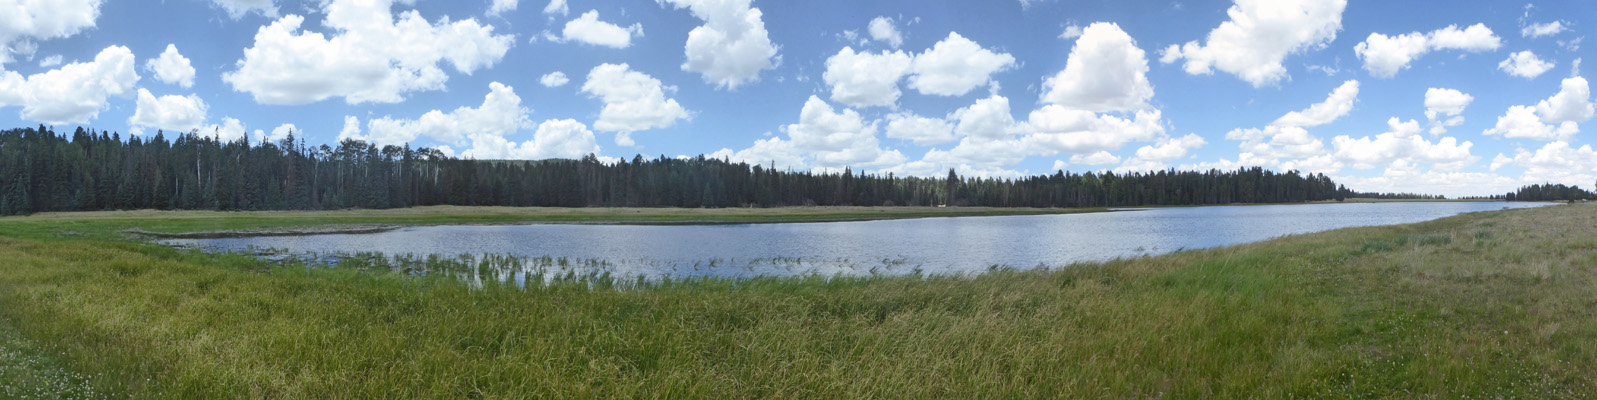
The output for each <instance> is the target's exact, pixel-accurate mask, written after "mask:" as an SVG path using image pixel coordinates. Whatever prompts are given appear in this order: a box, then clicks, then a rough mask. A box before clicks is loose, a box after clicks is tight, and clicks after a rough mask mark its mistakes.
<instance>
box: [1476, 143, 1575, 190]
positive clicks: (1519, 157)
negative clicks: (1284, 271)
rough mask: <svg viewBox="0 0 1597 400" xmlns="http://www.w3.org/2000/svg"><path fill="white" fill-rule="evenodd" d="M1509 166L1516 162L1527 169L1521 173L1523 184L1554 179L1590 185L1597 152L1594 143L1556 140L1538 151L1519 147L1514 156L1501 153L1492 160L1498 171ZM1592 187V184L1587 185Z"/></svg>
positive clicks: (1493, 166) (1567, 182)
mask: <svg viewBox="0 0 1597 400" xmlns="http://www.w3.org/2000/svg"><path fill="white" fill-rule="evenodd" d="M1506 165H1517V166H1520V167H1524V168H1525V172H1524V174H1522V175H1521V176H1520V180H1521V182H1523V183H1524V184H1531V183H1544V182H1555V183H1565V184H1572V185H1582V186H1585V185H1589V184H1590V183H1591V182H1592V180H1593V179H1594V178H1597V177H1594V175H1597V174H1594V173H1597V151H1593V150H1592V148H1591V145H1585V146H1581V147H1580V148H1574V147H1573V146H1571V145H1570V144H1569V143H1568V142H1565V141H1561V140H1560V141H1553V142H1548V143H1547V144H1545V145H1542V148H1540V149H1537V150H1536V151H1535V152H1530V151H1526V150H1525V149H1519V150H1517V151H1516V152H1515V154H1514V157H1513V158H1509V157H1506V156H1504V155H1502V154H1498V155H1497V158H1495V159H1493V160H1492V166H1491V169H1492V170H1493V171H1496V170H1497V169H1498V168H1501V167H1503V166H1506ZM1587 187H1589V186H1587Z"/></svg>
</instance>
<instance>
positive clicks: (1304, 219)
mask: <svg viewBox="0 0 1597 400" xmlns="http://www.w3.org/2000/svg"><path fill="white" fill-rule="evenodd" d="M1541 205H1545V204H1540V203H1500V202H1499V203H1362V204H1314V205H1277V206H1216V207H1183V208H1157V209H1140V210H1133V211H1122V212H1110V213H1094V214H1075V215H1046V216H1014V217H967V218H928V219H911V220H894V221H866V222H831V223H807V224H758V225H686V226H627V225H515V226H426V227H411V228H403V229H398V230H394V231H389V232H384V233H374V234H330V235H311V236H277V237H252V238H226V239H182V240H167V241H165V243H168V244H173V245H184V246H192V247H199V248H204V249H208V250H213V251H251V250H253V249H262V248H270V249H281V250H284V251H286V253H288V254H334V253H351V252H381V253H386V254H444V255H460V254H473V255H482V254H510V255H517V256H525V257H554V258H560V257H565V258H568V259H571V260H595V259H596V260H604V261H605V262H606V263H608V265H607V266H605V267H602V268H603V269H605V270H606V271H608V272H611V273H613V274H616V275H619V276H640V275H641V276H646V277H650V278H659V277H664V276H672V277H689V276H731V277H747V276H756V275H794V274H822V275H835V274H847V275H866V274H902V273H912V272H914V271H921V272H924V273H928V274H932V273H935V274H964V273H972V272H980V271H985V270H988V269H989V268H990V267H992V266H994V265H1002V266H1007V267H1014V268H1034V267H1038V266H1049V267H1058V266H1065V265H1068V264H1070V263H1073V262H1078V261H1102V260H1108V259H1113V258H1117V257H1135V256H1141V255H1152V254H1163V253H1168V252H1173V251H1176V250H1180V249H1201V248H1210V247H1218V246H1226V245H1232V244H1240V243H1247V242H1254V241H1259V240H1265V239H1270V238H1274V237H1279V236H1284V235H1292V234H1301V233H1310V232H1319V231H1325V230H1331V229H1336V228H1344V227H1352V226H1369V225H1389V224H1402V223H1411V222H1420V221H1427V220H1432V219H1437V218H1441V217H1446V216H1451V215H1457V214H1461V213H1467V212H1476V211H1488V210H1498V209H1503V208H1524V207H1536V206H1541ZM570 268H576V269H578V271H577V272H578V273H583V272H593V271H582V270H581V269H583V268H588V269H592V268H589V267H570ZM501 279H520V278H515V277H506V276H501Z"/></svg>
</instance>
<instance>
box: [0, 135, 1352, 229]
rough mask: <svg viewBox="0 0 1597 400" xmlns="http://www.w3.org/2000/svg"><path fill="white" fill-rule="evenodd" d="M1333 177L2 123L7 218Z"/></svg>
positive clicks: (1225, 186)
mask: <svg viewBox="0 0 1597 400" xmlns="http://www.w3.org/2000/svg"><path fill="white" fill-rule="evenodd" d="M1352 194H1353V192H1351V191H1349V190H1347V188H1345V187H1342V186H1340V185H1337V184H1336V183H1335V182H1333V181H1332V180H1331V179H1330V178H1328V177H1326V176H1325V175H1323V174H1307V175H1305V174H1300V173H1299V172H1297V171H1287V172H1284V173H1278V172H1275V171H1270V170H1265V169H1263V168H1258V167H1253V168H1242V169H1238V170H1235V171H1219V170H1210V171H1205V172H1197V171H1175V170H1164V171H1151V172H1147V173H1140V172H1133V173H1123V174H1116V173H1110V172H1101V173H1093V172H1086V173H1079V174H1078V173H1073V172H1063V171H1060V172H1055V173H1054V174H1051V175H1036V176H1029V177H1024V178H1019V179H1004V178H987V177H961V176H958V175H957V174H955V173H954V171H952V170H950V171H949V174H948V176H947V177H899V176H894V175H893V174H891V173H889V174H886V175H881V174H866V173H862V172H854V171H853V170H851V169H847V168H845V169H844V170H843V171H842V172H835V173H820V172H811V171H793V170H783V169H777V168H773V167H771V166H762V165H750V164H746V163H735V162H730V161H727V160H718V159H713V158H706V157H704V156H702V155H701V156H699V157H693V158H672V157H665V156H660V157H657V158H654V159H645V158H643V156H641V155H639V156H636V157H633V158H632V159H631V160H625V159H623V160H619V161H617V162H613V163H607V162H602V161H600V160H599V159H598V158H597V157H595V156H593V155H589V156H587V157H584V158H583V159H580V160H542V161H504V160H469V159H459V158H454V157H449V156H447V155H445V154H444V153H442V152H440V151H438V150H436V149H431V148H418V149H413V148H411V147H410V146H408V145H406V146H381V147H379V146H377V145H375V144H371V143H366V142H362V141H357V140H344V141H342V142H340V143H338V145H337V146H329V145H320V146H311V145H307V144H305V142H304V140H302V139H300V138H296V137H295V136H294V135H293V134H292V133H291V134H289V135H288V137H287V138H285V139H283V140H280V141H268V142H263V143H252V142H251V141H250V140H249V138H248V137H244V138H240V139H238V140H232V141H223V140H219V139H217V138H215V137H207V136H204V135H202V134H201V133H200V132H198V131H192V132H187V133H180V134H178V135H176V136H175V137H173V138H170V139H168V137H167V135H166V132H161V131H158V132H156V133H155V134H154V135H150V136H148V137H141V136H134V135H129V136H128V137H126V138H125V140H124V138H123V137H121V136H120V135H119V134H117V133H107V132H105V131H95V130H92V129H85V128H82V127H79V128H77V129H76V130H74V131H73V132H71V134H70V135H68V134H66V133H64V132H63V133H59V134H58V133H57V132H55V131H53V130H51V128H49V127H46V126H42V125H41V126H39V127H37V128H21V129H10V130H5V131H0V215H18V214H29V213H34V212H45V211H86V210H119V209H183V210H325V209H344V208H397V207H410V206H425V205H466V206H480V205H497V206H556V207H695V208H697V207H781V206H806V205H820V206H833V205H854V206H935V205H952V206H992V207H1114V206H1144V205H1201V204H1229V203H1288V202H1305V201H1318V200H1332V199H1334V200H1342V199H1344V198H1346V197H1350V196H1351V195H1352Z"/></svg>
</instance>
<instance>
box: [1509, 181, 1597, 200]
mask: <svg viewBox="0 0 1597 400" xmlns="http://www.w3.org/2000/svg"><path fill="white" fill-rule="evenodd" d="M1492 198H1495V199H1500V200H1508V201H1571V200H1579V201H1588V200H1597V194H1594V193H1592V192H1589V191H1587V190H1586V189H1581V188H1580V187H1579V186H1565V185H1564V184H1562V183H1559V184H1552V183H1546V184H1539V185H1528V186H1524V187H1521V188H1519V190H1516V191H1512V192H1508V193H1507V194H1505V195H1502V196H1492Z"/></svg>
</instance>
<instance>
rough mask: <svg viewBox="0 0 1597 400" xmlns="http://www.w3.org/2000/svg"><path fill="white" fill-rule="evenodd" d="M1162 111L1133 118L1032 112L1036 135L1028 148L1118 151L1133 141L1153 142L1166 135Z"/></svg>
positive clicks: (1053, 109) (1050, 109)
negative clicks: (1161, 119) (1162, 121)
mask: <svg viewBox="0 0 1597 400" xmlns="http://www.w3.org/2000/svg"><path fill="white" fill-rule="evenodd" d="M1160 118H1161V112H1160V111H1159V110H1153V111H1146V110H1139V111H1137V112H1136V113H1135V114H1134V116H1132V118H1121V117H1117V116H1113V115H1099V114H1095V113H1093V112H1090V111H1085V110H1074V109H1070V108H1066V107H1062V106H1059V105H1048V106H1044V107H1043V108H1041V109H1038V110H1036V111H1032V112H1031V115H1030V117H1029V118H1028V119H1027V126H1028V127H1030V128H1031V129H1032V133H1031V134H1030V135H1029V136H1027V137H1026V138H1025V141H1026V143H1025V144H1024V146H1027V147H1030V146H1036V149H1037V150H1039V151H1040V150H1047V151H1051V152H1060V153H1076V154H1081V153H1092V152H1098V151H1109V150H1117V149H1120V148H1121V147H1124V146H1125V145H1126V144H1127V143H1131V142H1132V141H1150V140H1154V139H1156V138H1158V137H1159V135H1162V134H1164V125H1163V124H1162V123H1161V122H1160Z"/></svg>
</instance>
